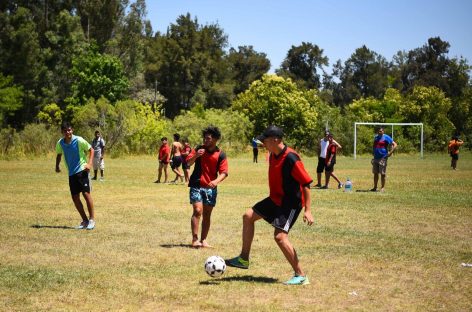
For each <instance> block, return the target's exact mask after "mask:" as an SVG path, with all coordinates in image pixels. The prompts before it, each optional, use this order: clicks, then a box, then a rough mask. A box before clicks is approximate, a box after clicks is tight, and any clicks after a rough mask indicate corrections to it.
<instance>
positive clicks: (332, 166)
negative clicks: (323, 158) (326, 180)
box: [325, 164, 335, 172]
mask: <svg viewBox="0 0 472 312" xmlns="http://www.w3.org/2000/svg"><path fill="white" fill-rule="evenodd" d="M334 165H335V164H331V165H329V166H328V165H325V170H326V172H333V171H334Z"/></svg>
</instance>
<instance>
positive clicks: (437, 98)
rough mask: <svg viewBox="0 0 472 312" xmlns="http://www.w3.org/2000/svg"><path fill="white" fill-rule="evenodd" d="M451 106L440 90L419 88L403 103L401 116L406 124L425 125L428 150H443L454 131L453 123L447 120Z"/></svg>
mask: <svg viewBox="0 0 472 312" xmlns="http://www.w3.org/2000/svg"><path fill="white" fill-rule="evenodd" d="M451 105H452V104H451V100H450V99H449V98H447V97H446V96H445V94H444V92H442V91H441V90H440V89H438V88H436V87H422V86H417V87H415V88H413V89H412V90H411V91H410V92H409V93H408V94H407V96H406V99H405V101H402V103H401V106H400V107H399V114H400V115H401V116H403V118H404V120H405V121H406V122H422V123H424V132H425V137H424V139H425V148H426V149H427V150H430V151H437V150H443V148H444V146H445V144H446V142H447V141H448V139H449V138H450V136H451V133H453V130H454V125H453V123H452V122H451V121H450V120H449V119H448V118H447V113H448V111H449V110H450V109H451Z"/></svg>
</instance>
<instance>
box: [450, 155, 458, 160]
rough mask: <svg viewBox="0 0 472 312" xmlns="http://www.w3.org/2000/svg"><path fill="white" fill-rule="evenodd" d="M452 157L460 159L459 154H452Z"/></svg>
mask: <svg viewBox="0 0 472 312" xmlns="http://www.w3.org/2000/svg"><path fill="white" fill-rule="evenodd" d="M451 157H452V159H455V160H459V154H451Z"/></svg>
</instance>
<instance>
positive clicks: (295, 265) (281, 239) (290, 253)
mask: <svg viewBox="0 0 472 312" xmlns="http://www.w3.org/2000/svg"><path fill="white" fill-rule="evenodd" d="M274 239H275V242H276V243H277V246H279V248H280V250H281V251H282V253H283V254H284V256H285V258H286V259H287V261H288V262H289V263H290V265H291V266H292V269H293V271H294V272H295V275H298V276H304V275H305V272H303V270H302V267H301V266H300V261H299V260H298V256H297V252H296V251H295V248H293V245H292V243H291V242H290V241H289V240H288V233H286V232H284V231H282V230H281V229H277V228H276V229H275V230H274Z"/></svg>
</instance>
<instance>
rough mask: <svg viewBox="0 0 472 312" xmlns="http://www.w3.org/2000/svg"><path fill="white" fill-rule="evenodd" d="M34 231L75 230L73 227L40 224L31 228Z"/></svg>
mask: <svg viewBox="0 0 472 312" xmlns="http://www.w3.org/2000/svg"><path fill="white" fill-rule="evenodd" d="M31 227H32V228H34V229H61V230H75V227H73V226H65V225H42V224H33V225H32V226H31Z"/></svg>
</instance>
